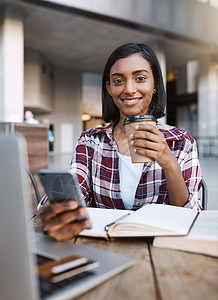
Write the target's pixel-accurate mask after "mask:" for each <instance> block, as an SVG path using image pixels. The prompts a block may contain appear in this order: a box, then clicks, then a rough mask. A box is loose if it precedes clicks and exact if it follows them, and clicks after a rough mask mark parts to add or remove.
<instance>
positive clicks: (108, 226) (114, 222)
mask: <svg viewBox="0 0 218 300" xmlns="http://www.w3.org/2000/svg"><path fill="white" fill-rule="evenodd" d="M129 215H130V213H128V214H126V215H123V216H122V217H120V218H118V219H116V220H114V221H113V222H111V223H109V224H107V225H106V226H105V227H104V230H105V231H108V230H109V228H110V227H111V226H112V225H114V224H117V223H119V222H120V221H121V220H123V219H124V218H126V217H127V216H129Z"/></svg>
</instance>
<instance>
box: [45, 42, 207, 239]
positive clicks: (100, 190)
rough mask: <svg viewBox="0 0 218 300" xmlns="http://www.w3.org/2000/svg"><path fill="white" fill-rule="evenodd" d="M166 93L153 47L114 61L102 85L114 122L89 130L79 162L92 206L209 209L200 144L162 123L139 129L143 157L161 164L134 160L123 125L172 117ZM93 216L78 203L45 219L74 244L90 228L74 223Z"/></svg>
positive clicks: (132, 47)
mask: <svg viewBox="0 0 218 300" xmlns="http://www.w3.org/2000/svg"><path fill="white" fill-rule="evenodd" d="M165 98H166V97H165V90H164V86H163V79H162V74H161V70H160V65H159V62H158V59H157V57H156V55H155V53H154V51H153V50H152V49H151V48H150V47H148V46H147V45H145V44H133V43H129V44H125V45H123V46H121V47H119V48H117V49H116V50H115V51H114V52H113V53H112V54H111V56H110V57H109V59H108V61H107V63H106V66H105V70H104V73H103V80H102V104H103V120H104V121H105V122H107V123H108V122H109V123H110V124H109V125H107V126H105V127H101V128H92V129H90V130H88V131H86V132H83V133H82V135H81V136H80V138H79V140H78V144H77V147H76V149H75V153H74V156H73V159H72V162H71V170H72V171H73V172H76V173H77V176H78V179H79V182H80V185H81V189H82V191H83V194H84V196H85V199H86V202H87V205H88V206H96V207H99V208H101V207H104V208H114V209H116V208H119V209H133V210H136V209H138V208H139V207H141V206H142V205H144V204H146V203H162V204H167V205H177V206H184V207H189V208H196V209H200V208H201V203H200V199H199V196H198V191H199V189H200V187H201V184H202V173H201V169H200V165H199V161H198V155H197V149H196V142H195V140H194V139H193V138H192V137H191V136H190V135H189V134H188V133H187V132H185V131H182V130H179V129H176V128H174V127H171V126H169V125H165V124H161V123H159V122H157V124H156V127H154V126H152V125H149V124H147V125H146V124H141V125H138V126H136V129H137V133H135V134H132V136H131V139H132V142H131V144H132V146H133V147H135V152H136V153H139V154H141V155H145V156H149V157H151V158H153V159H154V162H149V163H137V164H133V163H132V162H131V158H130V153H129V147H128V141H127V137H126V134H125V128H124V126H123V122H124V120H125V118H127V117H131V116H137V115H148V114H152V115H154V116H155V117H156V118H160V117H162V116H164V109H165ZM85 214H86V209H85V208H80V209H78V208H77V203H76V201H69V202H67V203H66V204H65V206H63V207H60V206H59V205H52V206H51V205H49V206H48V207H47V208H45V210H44V212H43V214H42V218H43V221H44V227H45V228H46V230H47V231H48V233H49V234H50V235H51V236H53V237H54V238H56V239H58V240H60V239H67V238H71V237H73V236H75V235H77V234H78V233H79V232H80V231H81V230H82V229H83V228H85V227H87V226H90V225H91V223H90V220H86V221H83V222H80V223H78V222H77V223H72V222H73V221H74V220H75V219H76V218H77V217H78V216H83V215H85Z"/></svg>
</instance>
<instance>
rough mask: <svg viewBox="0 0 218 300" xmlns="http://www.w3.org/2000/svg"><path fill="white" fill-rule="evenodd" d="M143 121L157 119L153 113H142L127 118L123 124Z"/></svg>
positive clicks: (155, 120)
mask: <svg viewBox="0 0 218 300" xmlns="http://www.w3.org/2000/svg"><path fill="white" fill-rule="evenodd" d="M141 121H154V122H157V119H156V118H155V116H153V115H140V116H133V117H129V118H126V119H125V120H124V122H123V126H125V125H126V124H129V123H133V122H141Z"/></svg>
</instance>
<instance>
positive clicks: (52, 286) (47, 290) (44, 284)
mask: <svg viewBox="0 0 218 300" xmlns="http://www.w3.org/2000/svg"><path fill="white" fill-rule="evenodd" d="M51 260H52V259H50V258H47V257H44V256H41V255H37V263H38V264H42V263H45V262H49V261H51ZM92 274H93V272H92V271H86V272H83V273H80V274H78V275H74V276H72V277H70V278H67V279H64V280H62V281H60V282H56V283H53V282H51V281H50V280H48V279H46V278H43V277H41V276H39V285H40V298H41V299H45V298H46V297H47V296H49V295H51V294H53V293H55V292H56V291H57V290H59V289H60V288H63V287H67V286H68V285H69V284H72V283H74V282H76V281H78V280H80V279H82V278H84V277H87V276H90V275H92Z"/></svg>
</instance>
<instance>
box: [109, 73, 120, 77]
mask: <svg viewBox="0 0 218 300" xmlns="http://www.w3.org/2000/svg"><path fill="white" fill-rule="evenodd" d="M112 76H123V74H122V73H113V74H111V77H112Z"/></svg>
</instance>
